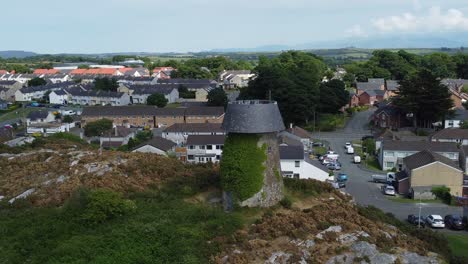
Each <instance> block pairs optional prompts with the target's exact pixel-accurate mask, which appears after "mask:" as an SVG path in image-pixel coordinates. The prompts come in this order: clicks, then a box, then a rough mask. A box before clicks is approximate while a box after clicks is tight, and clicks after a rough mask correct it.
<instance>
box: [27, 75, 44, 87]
mask: <svg viewBox="0 0 468 264" xmlns="http://www.w3.org/2000/svg"><path fill="white" fill-rule="evenodd" d="M46 84H47V82H46V80H44V79H42V78H39V77H34V78H32V79H31V80H29V81H28V86H41V85H46Z"/></svg>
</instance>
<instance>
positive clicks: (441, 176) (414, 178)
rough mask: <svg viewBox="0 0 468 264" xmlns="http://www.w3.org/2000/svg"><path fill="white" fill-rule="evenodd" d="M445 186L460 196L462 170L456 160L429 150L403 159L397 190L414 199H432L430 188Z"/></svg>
mask: <svg viewBox="0 0 468 264" xmlns="http://www.w3.org/2000/svg"><path fill="white" fill-rule="evenodd" d="M436 186H446V187H448V188H450V193H451V194H452V195H453V196H462V192H463V171H462V170H460V168H459V167H458V164H457V162H456V161H454V160H451V159H449V158H447V157H445V156H442V155H439V154H437V153H434V152H432V151H429V150H423V151H421V152H418V153H416V154H413V155H411V156H408V157H405V158H404V159H403V169H402V171H401V172H399V173H398V174H397V186H396V187H397V191H398V193H400V194H404V195H409V196H411V197H413V198H414V199H433V198H435V197H434V195H433V194H432V188H433V187H436Z"/></svg>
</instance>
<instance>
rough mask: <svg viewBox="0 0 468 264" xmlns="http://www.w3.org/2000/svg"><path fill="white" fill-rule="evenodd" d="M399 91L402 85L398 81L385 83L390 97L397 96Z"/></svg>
mask: <svg viewBox="0 0 468 264" xmlns="http://www.w3.org/2000/svg"><path fill="white" fill-rule="evenodd" d="M399 90H400V83H399V82H398V81H395V80H386V81H385V91H386V92H387V96H388V97H393V96H396V95H397V92H398V91H399Z"/></svg>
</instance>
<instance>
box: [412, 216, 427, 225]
mask: <svg viewBox="0 0 468 264" xmlns="http://www.w3.org/2000/svg"><path fill="white" fill-rule="evenodd" d="M408 223H410V224H412V225H415V226H420V227H425V226H426V223H425V221H424V219H423V218H422V217H418V216H417V215H408Z"/></svg>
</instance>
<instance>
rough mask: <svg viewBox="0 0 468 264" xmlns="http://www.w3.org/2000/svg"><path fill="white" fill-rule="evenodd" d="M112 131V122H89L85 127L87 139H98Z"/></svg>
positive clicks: (102, 120)
mask: <svg viewBox="0 0 468 264" xmlns="http://www.w3.org/2000/svg"><path fill="white" fill-rule="evenodd" d="M111 129H112V120H109V119H105V118H104V119H99V120H96V121H93V122H89V123H87V124H86V125H85V127H84V132H85V136H87V137H98V136H102V135H103V134H104V133H106V132H108V131H110V130H111Z"/></svg>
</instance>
